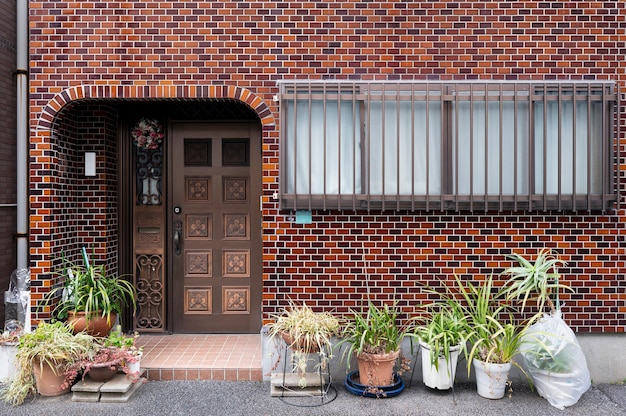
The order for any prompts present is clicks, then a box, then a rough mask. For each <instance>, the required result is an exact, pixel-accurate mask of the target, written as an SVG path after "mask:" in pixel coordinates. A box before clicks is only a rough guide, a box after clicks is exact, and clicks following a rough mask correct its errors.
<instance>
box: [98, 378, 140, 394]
mask: <svg viewBox="0 0 626 416" xmlns="http://www.w3.org/2000/svg"><path fill="white" fill-rule="evenodd" d="M132 385H133V382H132V380H129V379H128V377H126V374H124V373H118V374H116V375H115V377H114V378H113V379H112V380H109V381H107V382H106V383H104V385H103V386H102V387H100V393H126V392H127V391H128V390H130V388H131V387H132Z"/></svg>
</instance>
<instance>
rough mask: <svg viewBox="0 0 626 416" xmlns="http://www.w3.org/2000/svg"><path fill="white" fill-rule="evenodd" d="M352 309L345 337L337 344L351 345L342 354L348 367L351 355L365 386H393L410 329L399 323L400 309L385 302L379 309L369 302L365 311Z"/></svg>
mask: <svg viewBox="0 0 626 416" xmlns="http://www.w3.org/2000/svg"><path fill="white" fill-rule="evenodd" d="M352 312H353V314H354V319H353V322H350V323H348V324H347V326H346V328H345V331H344V336H345V337H344V338H343V339H342V340H341V341H340V342H339V344H338V345H343V344H347V345H348V348H347V349H346V350H344V353H343V354H344V358H346V357H347V358H346V362H347V364H348V366H349V363H350V360H351V357H353V356H354V357H356V359H357V363H358V368H359V374H358V377H359V384H360V385H362V386H369V387H372V388H376V387H384V386H391V385H394V380H395V377H394V371H393V370H394V367H395V365H396V362H397V361H398V357H399V355H400V344H401V343H402V340H403V339H404V337H405V334H406V332H407V330H406V329H401V328H400V327H399V326H398V312H397V309H396V308H395V307H390V306H389V305H386V304H385V305H384V306H383V307H380V308H379V307H377V306H376V305H374V303H372V302H371V301H370V302H368V308H367V310H366V311H363V312H362V313H358V312H356V311H352Z"/></svg>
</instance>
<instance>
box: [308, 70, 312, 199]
mask: <svg viewBox="0 0 626 416" xmlns="http://www.w3.org/2000/svg"><path fill="white" fill-rule="evenodd" d="M312 89H313V86H312V84H311V83H310V82H309V95H308V96H309V123H308V124H309V132H308V133H309V152H308V155H307V157H308V158H309V177H308V181H309V189H308V202H309V207H308V209H309V210H311V198H312V193H311V191H312V186H313V180H312V179H311V178H312V177H313V176H312V173H313V171H312V163H311V162H312V160H311V149H312V148H313V145H312V142H313V140H312V138H313V126H312V124H313V123H311V114H312V113H313V110H312V108H313V91H312Z"/></svg>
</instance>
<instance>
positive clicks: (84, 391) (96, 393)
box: [72, 373, 146, 403]
mask: <svg viewBox="0 0 626 416" xmlns="http://www.w3.org/2000/svg"><path fill="white" fill-rule="evenodd" d="M142 375H143V374H142ZM145 382H146V379H145V378H143V377H139V378H138V379H137V380H132V379H130V378H129V377H128V376H127V375H126V374H124V373H118V374H116V375H115V377H114V378H113V379H112V380H110V381H107V382H104V383H103V382H99V381H93V380H91V379H90V378H89V375H87V377H85V380H84V381H83V380H81V381H79V382H78V383H76V384H74V385H73V386H72V401H73V402H91V403H95V402H99V401H100V402H109V403H126V402H127V401H128V399H130V398H131V397H132V395H133V394H134V393H135V392H136V391H137V389H139V387H141V385H143V383H145Z"/></svg>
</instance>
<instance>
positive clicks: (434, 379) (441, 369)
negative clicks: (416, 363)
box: [420, 341, 461, 390]
mask: <svg viewBox="0 0 626 416" xmlns="http://www.w3.org/2000/svg"><path fill="white" fill-rule="evenodd" d="M420 348H421V351H420V353H421V354H422V380H423V381H424V384H425V385H426V386H428V387H430V388H431V389H439V390H448V389H450V388H452V386H453V384H454V377H455V375H456V365H457V362H458V359H459V350H460V349H461V347H460V346H458V345H457V346H455V347H452V348H450V361H449V362H446V359H445V357H439V358H438V360H439V362H438V364H437V365H438V368H436V367H435V366H434V365H432V364H431V362H430V349H429V348H428V344H425V343H423V342H422V341H420Z"/></svg>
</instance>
